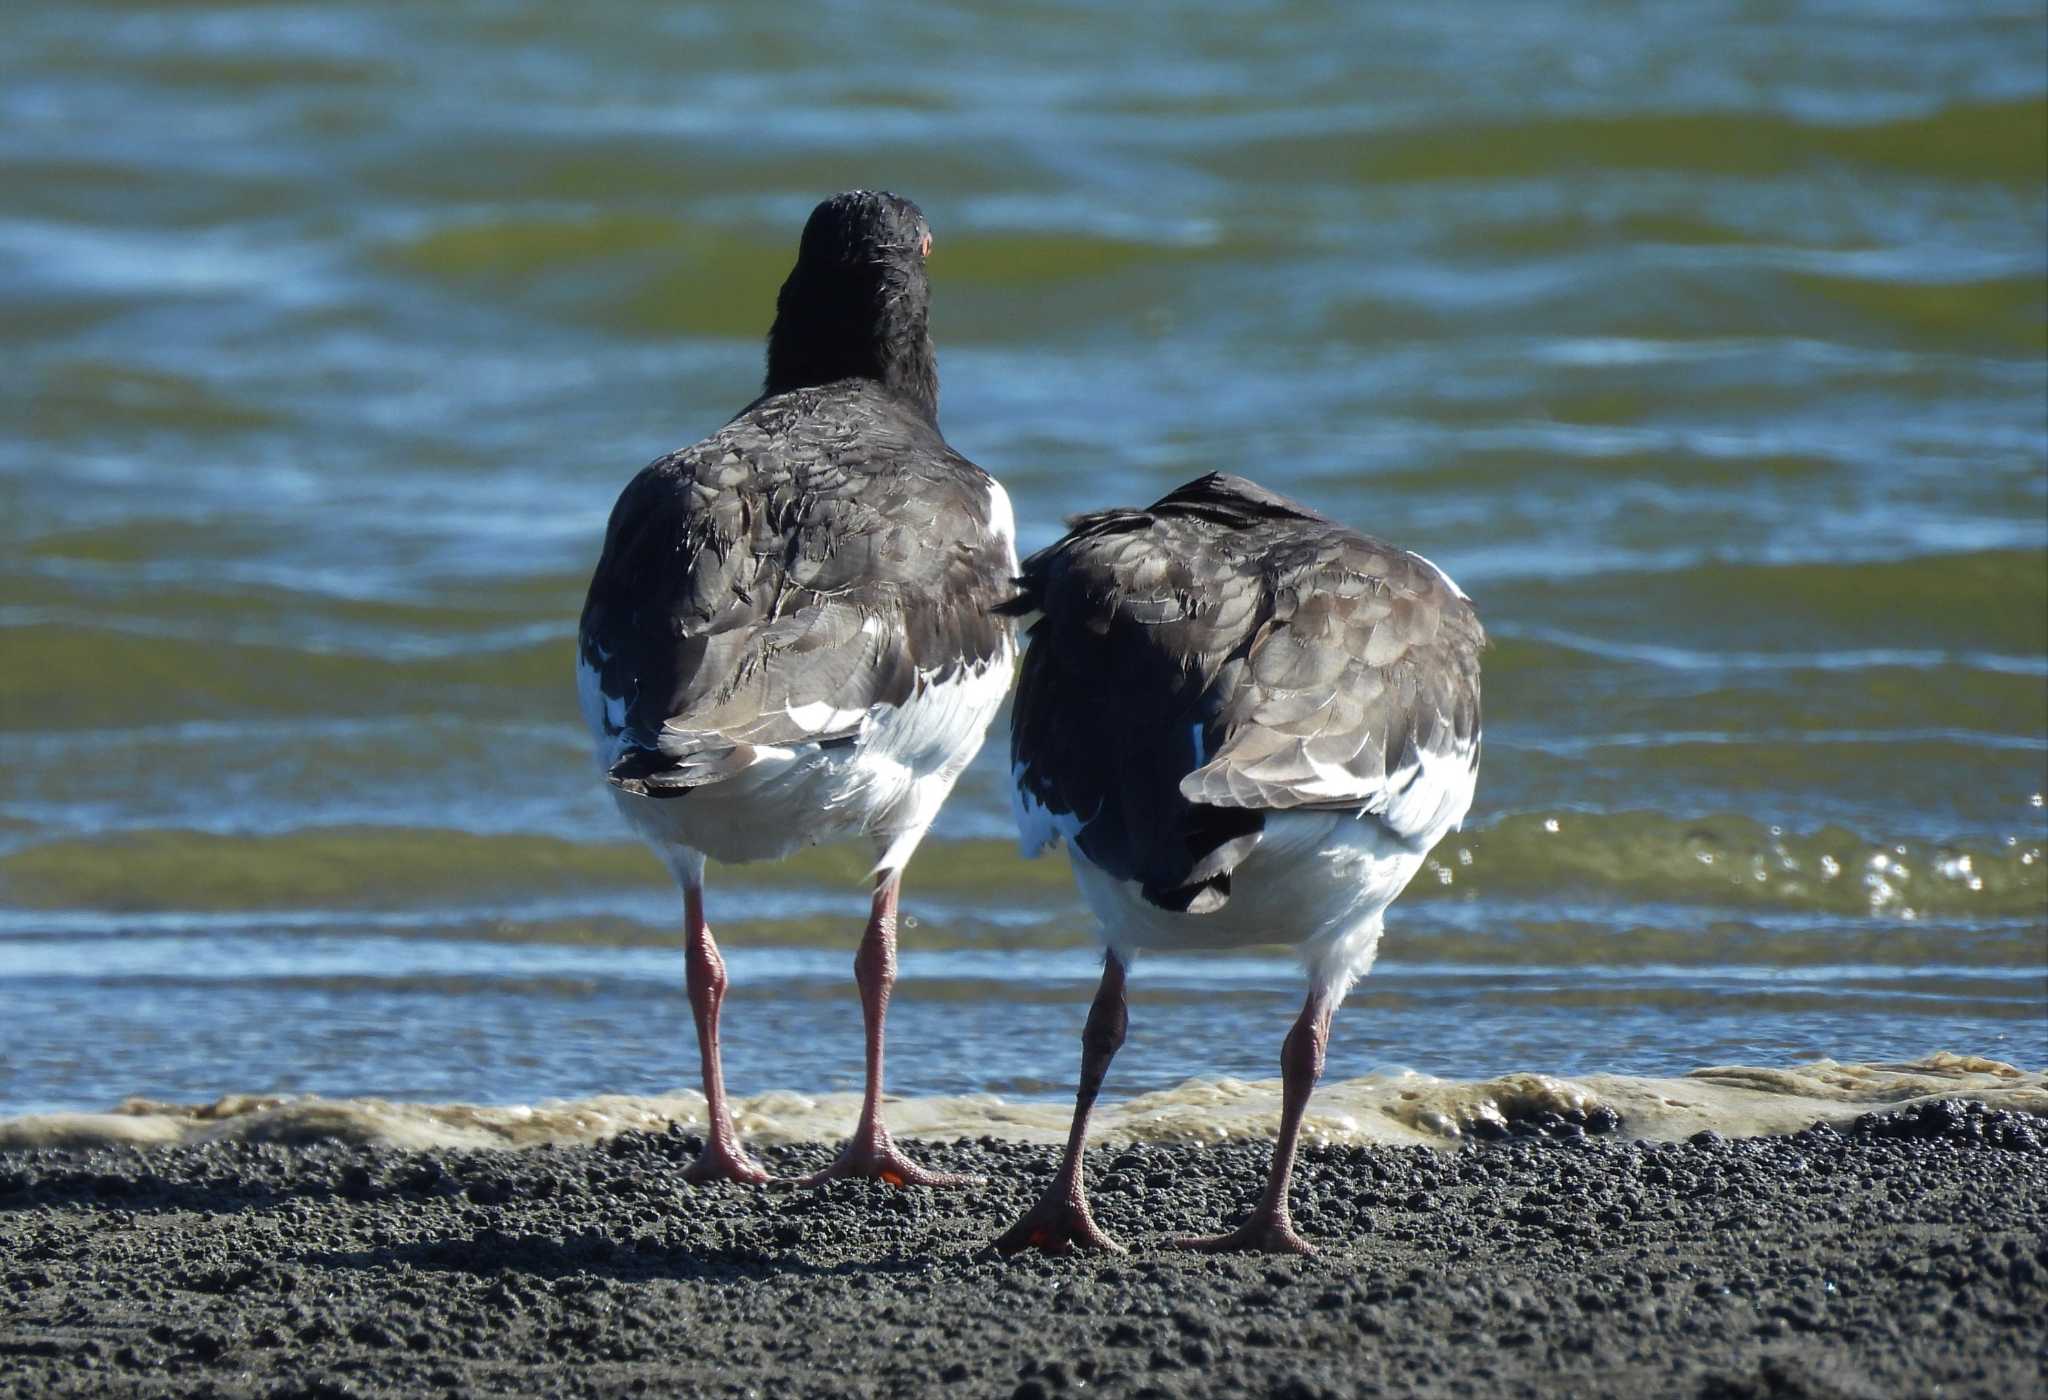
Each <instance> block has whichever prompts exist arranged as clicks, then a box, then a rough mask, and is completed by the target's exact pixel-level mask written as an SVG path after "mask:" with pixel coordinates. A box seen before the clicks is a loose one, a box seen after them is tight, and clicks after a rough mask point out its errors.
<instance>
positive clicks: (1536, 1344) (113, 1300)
mask: <svg viewBox="0 0 2048 1400" xmlns="http://www.w3.org/2000/svg"><path fill="white" fill-rule="evenodd" d="M2044 1128H2048V1125H2043V1124H2042V1123H2041V1122H2040V1121H2039V1120H2037V1119H2034V1118H2031V1117H2027V1116H2024V1115H2014V1114H2007V1113H2000V1112H1995V1111H1994V1112H1986V1111H1984V1110H1982V1109H1972V1110H1968V1111H1966V1110H1964V1109H1962V1108H1960V1107H1957V1106H1953V1105H1949V1104H1937V1105H1931V1106H1929V1105H1921V1106H1916V1107H1914V1108H1911V1109H1907V1110H1903V1111H1899V1112H1895V1113H1892V1114H1888V1115H1884V1116H1879V1117H1873V1118H1866V1119H1863V1120H1861V1121H1860V1122H1859V1123H1857V1124H1855V1125H1852V1126H1850V1127H1849V1128H1848V1129H1847V1130H1846V1131H1836V1130H1835V1129H1832V1128H1817V1129H1814V1130H1810V1131H1807V1132H1802V1133H1799V1134H1795V1135H1792V1136H1789V1137H1771V1138H1755V1139H1747V1140H1739V1141H1721V1140H1718V1139H1715V1138H1705V1139H1703V1140H1702V1141H1701V1142H1699V1143H1678V1144H1649V1143H1643V1142H1634V1141H1621V1140H1618V1139H1615V1138H1595V1137H1576V1138H1565V1139H1559V1140H1551V1139H1544V1138H1523V1139H1516V1140H1512V1141H1506V1142H1500V1143H1493V1144H1487V1145H1483V1146H1474V1147H1469V1148H1465V1149H1461V1150H1458V1151H1455V1152H1443V1151H1430V1150H1426V1149H1420V1148H1387V1147H1362V1146H1335V1147H1333V1146H1324V1147H1318V1148H1316V1149H1314V1150H1312V1151H1310V1152H1309V1153H1308V1154H1307V1155H1306V1157H1305V1159H1304V1162H1303V1170H1302V1172H1301V1175H1300V1178H1299V1179H1298V1182H1297V1186H1296V1192H1295V1203H1296V1212H1297V1218H1298V1221H1299V1223H1300V1225H1301V1226H1302V1228H1303V1230H1304V1232H1305V1233H1306V1234H1308V1235H1309V1237H1310V1238H1311V1239H1313V1240H1315V1241H1316V1242H1317V1243H1318V1244H1319V1245H1320V1247H1321V1249H1322V1253H1321V1254H1320V1255H1318V1256H1317V1257H1316V1258H1313V1259H1309V1260H1291V1259H1290V1260H1274V1259H1266V1258H1226V1259H1213V1258H1207V1257H1200V1256H1184V1255H1181V1254H1179V1253H1176V1252H1174V1251H1171V1250H1169V1249H1166V1248H1164V1247H1163V1243H1164V1241H1165V1239H1167V1238H1168V1237H1170V1236H1172V1235H1174V1234H1178V1233H1182V1232H1187V1231H1198V1230H1205V1229H1210V1228H1213V1227H1215V1226H1218V1225H1220V1224H1222V1223H1224V1222H1225V1221H1226V1219H1227V1218H1228V1217H1230V1216H1232V1215H1233V1214H1235V1212H1236V1211H1237V1210H1239V1209H1240V1208H1241V1207H1242V1206H1243V1205H1244V1204H1245V1203H1247V1202H1248V1201H1249V1200H1250V1199H1251V1197H1252V1195H1253V1194H1254V1192H1255V1191H1256V1189H1257V1187H1258V1184H1259V1181H1260V1178H1261V1174H1262V1172H1263V1170H1264V1166H1265V1161H1266V1153H1267V1148H1266V1147H1265V1145H1263V1144H1259V1143H1232V1144H1225V1145H1222V1146H1216V1147H1188V1146H1157V1145H1142V1144H1136V1145H1130V1146H1125V1147H1121V1148H1118V1147H1111V1148H1107V1149H1104V1150H1102V1151H1100V1152H1098V1153H1097V1154H1096V1155H1095V1157H1094V1158H1093V1171H1092V1172H1091V1180H1092V1182H1093V1184H1094V1192H1095V1196H1096V1202H1097V1210H1098V1215H1099V1217H1100V1218H1101V1219H1102V1222H1103V1224H1104V1225H1105V1227H1106V1228H1108V1229H1109V1230H1110V1231H1111V1232H1112V1233H1115V1234H1118V1235H1119V1236H1121V1237H1122V1238H1123V1239H1124V1240H1125V1241H1126V1242H1127V1243H1128V1244H1129V1245H1130V1246H1131V1247H1132V1253H1131V1254H1130V1255H1128V1256H1125V1257H1121V1258H1113V1259H1079V1260H1052V1259H1043V1258H1036V1257H1033V1258H1025V1259H1021V1260H1001V1259H995V1258H992V1257H989V1256H988V1255H987V1254H986V1253H985V1251H984V1250H983V1246H984V1244H985V1243H986V1241H987V1240H989V1239H990V1238H991V1237H993V1236H994V1235H995V1234H996V1233H997V1232H998V1231H999V1230H1000V1229H1001V1228H1002V1227H1003V1226H1004V1225H1006V1224H1007V1223H1008V1222H1009V1220H1010V1219H1011V1218H1012V1217H1013V1216H1014V1215H1015V1214H1016V1213H1017V1212H1018V1211H1019V1210H1021V1209H1022V1207H1023V1206H1024V1205H1025V1204H1026V1203H1027V1200H1028V1198H1029V1197H1030V1196H1031V1195H1032V1194H1033V1193H1034V1191H1035V1187H1036V1184H1037V1183H1038V1182H1039V1181H1041V1180H1042V1179H1043V1176H1044V1174H1045V1173H1047V1172H1049V1171H1050V1169H1051V1163H1052V1154H1051V1153H1050V1152H1048V1151H1047V1150H1045V1149H1044V1148H1042V1147H1037V1146H1032V1145H1024V1144H1016V1143H1001V1142H996V1141H993V1140H990V1141H987V1142H981V1143H976V1142H958V1143H950V1144H943V1145H926V1146H925V1147H924V1148H923V1149H922V1151H923V1152H924V1154H925V1155H926V1156H927V1157H928V1158H930V1159H931V1160H933V1161H934V1162H935V1164H938V1165H943V1166H946V1167H950V1168H953V1169H956V1170H969V1171H976V1172H980V1173H982V1174H984V1175H986V1176H987V1177H989V1178H990V1180H989V1184H988V1185H987V1186H985V1187H980V1188H971V1189H968V1190H964V1191H958V1192H949V1193H933V1192H929V1191H895V1190H891V1189H889V1188H886V1187H879V1186H870V1185H866V1184H851V1183H848V1184H839V1185H835V1186H833V1187H831V1188H828V1189H826V1190H823V1191H817V1192H810V1191H801V1190H785V1189H769V1190H762V1191H753V1190H743V1189H735V1188H729V1187H714V1188H693V1187H690V1186H687V1185H684V1184H683V1183H682V1182H681V1181H680V1179H679V1174H680V1170H681V1165H682V1163H683V1162H684V1161H686V1160H687V1158H688V1155H689V1151H690V1148H691V1146H692V1143H691V1140H690V1139H689V1138H688V1137H687V1136H685V1135H683V1134H681V1133H634V1134H627V1135H624V1136H621V1137H618V1138H614V1139H612V1140H610V1141H608V1142H605V1143H602V1144H599V1145H597V1146H592V1147H573V1148H559V1147H556V1148H544V1149H535V1150H530V1151H525V1152H504V1151H478V1152H459V1151H445V1150H444V1151H440V1152H431V1153H429V1152H408V1151H398V1150H392V1149H389V1148H377V1147H365V1146H348V1145H342V1144H326V1145H316V1146H310V1147H281V1146H275V1145H262V1144H255V1143H247V1142H239V1143H214V1144H210V1145H207V1146H203V1147H196V1148H175V1149H171V1148H152V1149H135V1148H118V1149H105V1150H97V1151H60V1150H39V1151H13V1152H6V1153H0V1393H6V1394H10V1395H21V1396H29V1395H50V1394H80V1395H83V1394H139V1395H155V1394H166V1395H168V1394H181V1395H182V1394H194V1393H211V1394H222V1395H326V1396H342V1395H362V1396H381V1395H414V1394H423V1393H425V1394H438V1393H456V1394H532V1393H554V1394H630V1393H642V1392H645V1393H651V1394H665V1393H682V1394H711V1395H747V1394H758V1395H783V1394H829V1395H871V1394H872V1395H883V1394H915V1393H924V1392H932V1393H957V1394H969V1395H1001V1396H1010V1395H1019V1396H1032V1395H1060V1394H1083V1393H1085V1394H1107V1395H1134V1396H1135V1395H1160V1396H1174V1395H1195V1394H1217V1395H1222V1394H1255V1395H1257V1394H1273V1395H1288V1396H1313V1395H1352V1394H1385V1395H1406V1394H1421V1395H1438V1394H1441V1395H1451V1394H1542V1395H1563V1394H1574V1395H1615V1396H1622V1395H1647V1394H1679V1395H1702V1396H1749V1395H1756V1396H1764V1395H1770V1396H1798V1395H1814V1396H1876V1395H1897V1394H1925V1393H1931V1392H1932V1391H1933V1390H1934V1389H1935V1388H1936V1387H1937V1386H1940V1387H1943V1388H1944V1389H1943V1393H1945V1394H1950V1395H1965V1394H1967V1395H1986V1396H1991V1395H2006V1396H2015V1395H2025V1394H2032V1393H2040V1392H2041V1389H2042V1385H2043V1380H2042V1378H2043V1365H2044V1357H2048V1352H2044V1344H2043V1342H2042V1340H2041V1336H2040V1333H2039V1327H2038V1324H2039V1319H2040V1318H2041V1317H2043V1316H2048V1247H2044V1246H2043V1244H2042V1240H2043V1239H2044V1238H2048V1150H2044V1143H2048V1130H2044ZM765 1155H766V1156H767V1158H768V1159H769V1161H770V1163H771V1165H773V1166H775V1167H776V1168H778V1169H781V1170H785V1171H795V1170H799V1169H801V1168H803V1167H806V1166H809V1165H813V1164H816V1163H820V1162H822V1161H823V1160H824V1157H825V1150H824V1149H823V1148H820V1147H804V1146H790V1147H779V1148H770V1149H768V1150H767V1152H766V1153H765Z"/></svg>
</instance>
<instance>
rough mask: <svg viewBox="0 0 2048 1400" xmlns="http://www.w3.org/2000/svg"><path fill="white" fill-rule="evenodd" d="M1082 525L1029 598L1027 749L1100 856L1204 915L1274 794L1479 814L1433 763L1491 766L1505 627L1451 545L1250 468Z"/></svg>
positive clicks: (1050, 802) (1028, 780)
mask: <svg viewBox="0 0 2048 1400" xmlns="http://www.w3.org/2000/svg"><path fill="white" fill-rule="evenodd" d="M1070 523H1071V528H1070V529H1069V531H1068V533H1067V534H1066V536H1065V537H1064V538H1062V539H1061V540H1059V541H1058V542H1057V543H1055V544H1053V545H1051V546H1050V547H1048V548H1046V549H1044V550H1041V551H1039V552H1038V553H1037V554H1034V555H1033V556H1031V558H1029V559H1028V560H1026V561H1025V563H1024V565H1023V579H1022V581H1021V582H1022V595H1021V597H1020V598H1019V599H1018V600H1017V602H1016V603H1014V604H1013V605H1012V609H1013V610H1014V611H1016V612H1018V613H1019V614H1021V615H1028V614H1029V613H1031V612H1037V613H1040V614H1042V616H1041V617H1040V618H1039V620H1038V621H1037V622H1036V623H1035V624H1034V625H1033V626H1032V629H1031V646H1030V648H1029V650H1028V651H1027V652H1026V654H1025V658H1024V662H1023V667H1022V672H1021V675H1020V678H1019V682H1018V690H1017V699H1016V704H1015V707H1014V709H1013V711H1012V733H1011V756H1012V761H1013V764H1014V766H1015V768H1016V771H1017V782H1018V786H1019V791H1020V794H1021V795H1022V797H1023V798H1024V799H1026V800H1028V801H1030V802H1035V803H1036V804H1038V805H1039V806H1040V807H1042V808H1044V809H1045V811H1046V812H1047V813H1049V814H1051V815H1052V816H1053V818H1054V819H1055V821H1056V823H1057V822H1061V821H1064V824H1065V825H1066V826H1067V827H1068V828H1069V830H1070V832H1071V834H1070V839H1071V840H1072V841H1074V843H1075V844H1076V845H1078V846H1079V847H1080V848H1081V853H1082V854H1083V855H1085V856H1086V858H1087V859H1089V860H1090V861H1092V862H1093V863H1094V864H1096V865H1098V866H1100V867H1101V868H1103V869H1104V870H1106V871H1108V872H1109V873H1110V874H1112V875H1114V876H1116V877H1118V878H1120V879H1125V880H1133V881H1137V882H1138V883H1139V884H1140V886H1141V887H1142V889H1143V891H1144V894H1145V897H1146V898H1147V899H1148V900H1150V901H1151V902H1153V903H1155V904H1158V905H1160V906H1162V907H1165V908H1169V909H1179V910H1186V911H1188V912H1195V913H1200V912H1204V911H1206V910H1210V909H1215V908H1218V907H1220V906H1221V905H1222V904H1223V903H1224V902H1225V901H1226V900H1227V899H1228V897H1229V891H1230V872H1231V871H1232V870H1233V869H1234V868H1235V867H1236V866H1237V865H1238V864H1239V863H1240V862H1241V861H1243V860H1244V859H1245V858H1246V857H1247V856H1248V855H1249V854H1250V853H1251V851H1252V850H1253V849H1254V848H1255V847H1256V845H1257V844H1258V842H1259V840H1260V837H1261V833H1262V832H1263V830H1264V828H1265V823H1266V816H1267V814H1269V813H1273V812H1283V811H1289V810H1294V809H1303V808H1313V809H1325V810H1342V811H1355V812H1360V813H1364V814H1367V815H1368V816H1369V817H1370V818H1371V819H1373V820H1377V821H1379V822H1381V823H1382V824H1384V825H1385V826H1386V827H1387V829H1388V830H1389V831H1390V832H1392V833H1393V834H1394V835H1395V836H1397V837H1399V838H1402V839H1404V840H1409V841H1415V842H1418V843H1424V842H1429V841H1434V840H1435V839H1436V838H1437V837H1438V836H1440V835H1441V834H1442V828H1444V827H1447V826H1448V825H1449V824H1450V822H1451V821H1455V820H1456V819H1457V817H1459V816H1462V814H1463V807H1462V806H1460V807H1458V809H1457V811H1456V812H1455V813H1454V814H1452V815H1451V816H1450V818H1449V820H1442V810H1443V804H1441V803H1438V802H1435V801H1434V800H1433V799H1432V796H1431V794H1432V792H1433V791H1435V789H1434V788H1432V787H1430V786H1429V785H1430V784H1431V783H1435V784H1438V785H1441V784H1442V782H1443V779H1444V776H1445V774H1446V773H1458V772H1462V774H1463V775H1464V776H1465V777H1467V778H1469V775H1470V772H1471V770H1472V769H1474V768H1476V766H1477V764H1478V761H1479V729H1480V725H1479V720H1480V715H1479V652H1480V649H1481V648H1482V647H1483V646H1484V645H1485V634H1484V632H1483V631H1482V629H1481V627H1480V625H1479V619H1478V616H1477V614H1476V613H1475V612H1474V611H1473V608H1472V605H1471V603H1470V602H1469V600H1467V599H1466V598H1465V597H1464V596H1463V595H1462V594H1460V593H1459V592H1458V591H1457V589H1456V588H1455V587H1454V586H1453V585H1452V584H1451V582H1450V580H1449V579H1448V578H1447V577H1446V576H1445V575H1444V574H1443V573H1442V572H1441V571H1440V570H1438V569H1437V568H1436V567H1435V566H1434V565H1432V564H1430V563H1429V562H1428V561H1427V560H1424V559H1422V558H1420V557H1418V556H1416V555H1413V554H1410V553H1408V552H1407V551H1405V550H1401V549H1397V548H1395V547H1394V546H1392V545H1388V544H1385V543H1382V542H1381V541H1378V540H1375V539H1372V538H1369V537H1368V536H1365V535H1361V534H1359V533H1357V532H1356V531H1353V530H1350V529H1347V528H1346V527H1344V526H1342V525H1340V524H1338V523H1337V522H1335V521H1333V520H1330V519H1328V518H1326V517H1324V516H1322V515H1319V514H1317V513H1316V512H1314V511H1312V510H1310V509H1308V508H1307V507H1305V506H1302V505H1300V504H1297V503H1296V502H1294V501H1291V500H1288V499H1287V498H1286V497H1283V496H1279V495H1276V494H1274V493H1273V492H1270V491H1267V490H1265V489H1264V488H1262V487H1260V486H1257V485H1255V484H1253V483H1252V482H1249V481H1246V480H1243V479H1242V478H1239V477H1232V476H1222V475H1212V476H1206V477H1203V478H1201V479H1200V480H1198V481H1193V482H1189V483H1188V484H1187V485H1185V486H1182V487H1181V488H1179V489H1178V490H1176V491H1174V492H1172V493H1171V494H1169V495H1167V496H1165V497H1164V498H1162V499H1161V500H1159V501H1158V502H1156V503H1155V504H1154V505H1152V506H1151V507H1149V508H1147V509H1144V510H1108V511H1099V512H1096V513H1094V514H1091V515H1084V516H1079V517H1077V518H1075V519H1074V520H1073V521H1072V522H1070ZM1432 775H1433V776H1432ZM1465 792H1466V800H1468V801H1469V783H1468V784H1467V785H1466V788H1465Z"/></svg>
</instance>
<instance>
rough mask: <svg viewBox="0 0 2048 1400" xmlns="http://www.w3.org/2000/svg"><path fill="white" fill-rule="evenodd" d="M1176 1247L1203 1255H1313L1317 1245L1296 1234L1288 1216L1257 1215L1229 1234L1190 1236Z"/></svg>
mask: <svg viewBox="0 0 2048 1400" xmlns="http://www.w3.org/2000/svg"><path fill="white" fill-rule="evenodd" d="M1173 1247H1174V1248H1175V1249H1192V1250H1196V1251H1198V1252H1200V1253H1203V1254H1314V1253H1315V1252H1316V1251H1315V1246H1314V1245H1311V1244H1310V1243H1309V1242H1308V1241H1307V1240H1305V1239H1303V1238H1302V1237H1301V1236H1300V1235H1297V1234H1295V1233H1294V1226H1293V1225H1292V1224H1290V1223H1289V1222H1288V1220H1287V1218H1286V1217H1285V1216H1267V1215H1254V1216H1253V1217H1252V1218H1251V1219H1249V1220H1247V1221H1245V1222H1244V1224H1242V1225H1240V1226H1238V1227H1237V1228H1236V1229H1235V1230H1232V1231H1231V1232H1230V1233H1229V1234H1227V1235H1200V1236H1190V1237H1189V1238H1187V1239H1179V1240H1175V1241H1174V1242H1173Z"/></svg>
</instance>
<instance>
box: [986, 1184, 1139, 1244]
mask: <svg viewBox="0 0 2048 1400" xmlns="http://www.w3.org/2000/svg"><path fill="white" fill-rule="evenodd" d="M995 1249H996V1251H997V1252H998V1253H1000V1254H1017V1253H1021V1252H1022V1251H1024V1250H1027V1249H1042V1250H1044V1251H1045V1252H1046V1253H1047V1254H1071V1253H1073V1252H1074V1251H1075V1250H1081V1251H1084V1252H1086V1253H1090V1254H1122V1253H1124V1252H1125V1250H1124V1247H1123V1246H1122V1245H1120V1244H1118V1243H1117V1242H1116V1241H1115V1240H1113V1239H1111V1238H1110V1237H1109V1236H1108V1235H1105V1234H1103V1233H1102V1227H1101V1226H1099V1225H1097V1224H1096V1223H1095V1217H1094V1216H1093V1215H1091V1214H1089V1212H1088V1202H1087V1200H1086V1199H1085V1198H1083V1197H1082V1196H1081V1195H1080V1193H1078V1192H1074V1193H1071V1194H1070V1193H1068V1192H1065V1191H1062V1190H1061V1189H1059V1187H1058V1186H1057V1185H1055V1186H1054V1188H1053V1189H1052V1190H1051V1191H1048V1192H1046V1193H1045V1195H1044V1196H1043V1197H1041V1198H1040V1200H1039V1202H1038V1204H1037V1205H1035V1206H1033V1207H1032V1208H1031V1209H1030V1210H1028V1211H1026V1212H1024V1218H1023V1219H1022V1220H1019V1221H1018V1222H1017V1223H1016V1224H1015V1225H1012V1226H1011V1227H1010V1228H1009V1229H1007V1230H1005V1231H1004V1232H1003V1233H1002V1235H1001V1236H999V1237H998V1238H997V1240H996V1242H995Z"/></svg>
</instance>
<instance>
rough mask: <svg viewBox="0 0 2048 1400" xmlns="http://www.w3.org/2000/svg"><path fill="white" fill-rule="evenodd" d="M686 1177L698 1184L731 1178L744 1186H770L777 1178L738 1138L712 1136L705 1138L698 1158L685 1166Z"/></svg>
mask: <svg viewBox="0 0 2048 1400" xmlns="http://www.w3.org/2000/svg"><path fill="white" fill-rule="evenodd" d="M683 1180H685V1181H688V1182H691V1183H693V1184H696V1185H703V1184H704V1183H706V1182H712V1181H730V1182H735V1183H737V1184H738V1185H741V1186H766V1185H767V1184H768V1183H769V1182H770V1181H771V1180H773V1178H772V1177H770V1176H769V1174H768V1169H767V1168H766V1167H764V1166H762V1165H761V1164H760V1163H759V1162H757V1161H755V1160H754V1159H753V1158H752V1157H749V1156H748V1155H747V1150H746V1149H745V1148H743V1147H741V1146H740V1145H739V1144H738V1143H737V1142H732V1141H728V1140H726V1139H724V1138H721V1137H709V1138H706V1139H705V1140H704V1150H703V1151H701V1152H699V1153H698V1154H697V1160H696V1161H694V1162H692V1163H690V1165H689V1166H687V1167H685V1168H684V1169H683Z"/></svg>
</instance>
